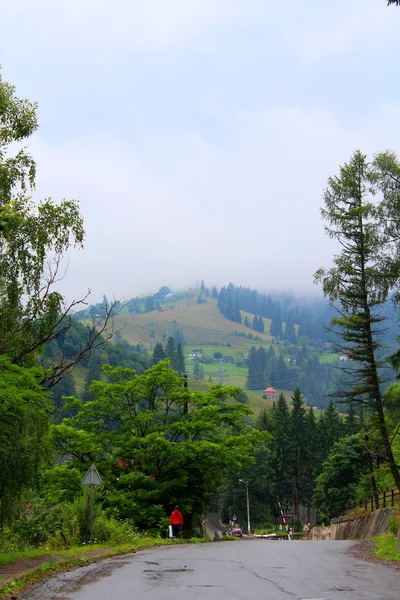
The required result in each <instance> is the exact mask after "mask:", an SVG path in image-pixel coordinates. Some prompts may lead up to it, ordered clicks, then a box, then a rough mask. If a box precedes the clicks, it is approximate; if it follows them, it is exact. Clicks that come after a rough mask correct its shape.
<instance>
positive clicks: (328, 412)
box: [318, 398, 345, 458]
mask: <svg viewBox="0 0 400 600" xmlns="http://www.w3.org/2000/svg"><path fill="white" fill-rule="evenodd" d="M318 426H319V427H318V429H319V438H320V449H321V452H322V454H323V456H324V458H325V457H326V456H328V454H329V452H330V450H331V449H332V446H333V444H334V443H335V442H336V440H338V439H339V438H340V437H342V436H343V435H344V433H345V431H344V426H343V422H342V419H341V417H340V415H339V412H338V410H337V408H336V406H335V404H334V402H333V400H332V398H331V399H330V401H329V404H328V406H327V407H326V408H325V410H324V412H323V414H322V415H321V416H320V418H319V422H318Z"/></svg>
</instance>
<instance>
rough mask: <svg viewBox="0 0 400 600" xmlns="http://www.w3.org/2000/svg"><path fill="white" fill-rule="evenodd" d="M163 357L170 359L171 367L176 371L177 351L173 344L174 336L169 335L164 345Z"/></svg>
mask: <svg viewBox="0 0 400 600" xmlns="http://www.w3.org/2000/svg"><path fill="white" fill-rule="evenodd" d="M165 357H166V358H169V360H170V361H171V367H172V368H173V369H174V371H178V367H179V365H178V352H177V349H176V346H175V342H174V338H173V337H172V336H170V337H169V338H168V340H167V344H166V346H165Z"/></svg>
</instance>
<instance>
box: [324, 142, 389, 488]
mask: <svg viewBox="0 0 400 600" xmlns="http://www.w3.org/2000/svg"><path fill="white" fill-rule="evenodd" d="M399 184H400V164H399V162H398V160H397V157H396V156H395V155H393V154H390V153H383V154H380V155H378V156H377V157H376V158H375V160H374V162H373V163H372V164H371V163H368V162H367V158H366V156H365V155H364V154H362V153H361V152H360V151H358V150H357V151H356V152H355V153H354V154H353V156H352V157H351V159H350V161H349V163H346V164H345V165H344V166H343V167H341V168H340V173H339V175H338V176H335V177H331V178H330V179H329V180H328V187H327V189H326V191H325V194H324V201H325V207H324V208H323V209H322V211H321V214H322V217H323V218H324V219H325V221H326V222H327V225H326V227H325V229H326V231H327V233H328V235H329V236H330V237H332V238H334V239H336V240H338V241H339V243H340V245H341V246H340V247H341V252H340V254H337V255H336V256H334V260H333V263H334V266H333V267H332V268H330V269H323V268H322V269H319V271H317V273H316V277H315V279H316V282H321V283H322V287H323V291H324V294H325V296H328V297H329V299H330V300H331V301H332V302H339V303H340V307H339V310H340V312H339V313H338V317H337V318H335V319H333V320H332V321H331V323H332V326H333V327H334V328H335V330H336V332H337V334H338V336H339V339H340V342H339V343H338V344H337V345H336V346H337V349H338V350H340V351H345V352H346V354H347V356H348V357H349V359H350V366H349V367H347V366H346V367H344V371H345V373H346V374H347V376H348V377H349V378H350V381H349V383H348V386H347V387H346V388H345V389H341V390H338V391H337V396H338V397H340V398H342V399H344V401H345V402H346V403H347V404H349V403H353V404H354V405H357V406H359V407H360V406H363V407H364V408H365V409H366V410H367V412H368V413H369V414H370V415H371V416H372V417H373V422H374V423H376V424H377V425H376V430H377V431H378V432H379V435H380V438H381V444H382V453H383V454H384V456H385V458H386V460H387V463H388V465H389V468H390V471H391V474H392V476H393V479H394V481H395V485H396V486H397V487H399V488H400V473H399V469H398V467H397V465H396V461H395V459H394V456H393V450H392V446H391V441H390V437H389V433H388V426H387V422H386V416H385V410H384V397H383V391H382V386H383V383H384V382H383V380H382V370H381V367H383V366H384V357H383V356H382V352H381V349H382V342H381V334H382V332H383V330H384V329H383V326H382V321H383V320H384V314H383V310H382V306H383V304H384V303H385V302H386V300H387V298H388V295H389V292H390V291H391V290H393V289H398V287H399V280H400V260H399V253H398V226H399V221H400V217H399V208H398V207H399ZM377 197H379V198H382V199H380V200H376V198H377Z"/></svg>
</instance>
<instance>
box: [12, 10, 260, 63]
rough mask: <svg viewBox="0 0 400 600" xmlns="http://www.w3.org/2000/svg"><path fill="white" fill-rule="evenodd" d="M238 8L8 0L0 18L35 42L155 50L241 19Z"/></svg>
mask: <svg viewBox="0 0 400 600" xmlns="http://www.w3.org/2000/svg"><path fill="white" fill-rule="evenodd" d="M250 3H252V4H254V0H250ZM256 3H257V2H256ZM242 8H243V4H242V2H241V1H240V0H168V1H166V0H68V1H67V2H63V3H59V2H54V0H36V1H35V2H32V0H14V1H13V2H10V3H8V5H7V6H6V7H5V10H3V9H2V22H3V28H5V30H6V31H7V25H8V26H9V27H13V26H14V27H15V26H20V27H21V29H22V30H23V32H24V35H29V36H30V37H33V38H34V44H35V45H36V44H38V45H44V46H48V45H51V44H57V45H63V44H67V45H69V46H70V47H73V46H74V45H76V44H79V45H83V47H85V48H86V49H87V50H88V51H90V52H93V53H95V52H96V50H98V49H101V51H102V53H103V52H107V47H108V48H109V50H110V52H115V50H116V49H117V48H119V49H121V50H129V51H130V50H133V51H160V50H162V49H166V48H171V47H172V48H175V47H178V46H180V45H182V44H185V43H188V42H190V43H193V42H194V40H195V39H196V38H197V37H198V36H199V35H200V34H201V33H202V32H204V31H206V30H207V29H209V28H212V27H213V26H216V25H219V24H221V23H229V22H230V20H232V19H233V20H237V19H239V18H242V16H241V12H242V10H241V9H242Z"/></svg>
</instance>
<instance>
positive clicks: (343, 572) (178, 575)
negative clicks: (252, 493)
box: [24, 540, 400, 600]
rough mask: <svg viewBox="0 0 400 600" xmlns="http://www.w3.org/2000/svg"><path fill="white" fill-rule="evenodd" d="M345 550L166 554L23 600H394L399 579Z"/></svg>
mask: <svg viewBox="0 0 400 600" xmlns="http://www.w3.org/2000/svg"><path fill="white" fill-rule="evenodd" d="M352 544H353V543H352V542H347V541H345V542H339V541H337V542H306V541H293V542H278V541H266V540H240V541H237V542H216V543H212V544H197V545H194V544H193V545H190V544H188V545H182V546H167V547H163V548H155V549H151V550H145V551H142V552H138V553H137V554H134V555H126V556H123V557H117V558H113V559H107V560H104V561H101V563H98V564H93V565H88V566H87V567H83V568H81V569H77V570H74V571H71V572H69V573H64V574H61V575H59V576H57V577H54V578H53V579H51V580H50V581H48V582H47V583H46V584H44V585H42V586H41V587H40V588H37V589H36V590H34V591H31V592H28V593H27V594H25V595H24V598H26V599H29V600H39V599H40V600H128V599H129V600H136V599H138V600H139V599H140V600H170V599H171V600H172V599H173V600H180V599H185V600H195V599H196V600H197V599H199V598H202V599H203V598H209V599H217V598H218V599H219V598H235V599H240V600H264V599H271V600H399V599H400V574H399V571H395V570H392V569H390V568H389V567H386V566H383V565H377V564H372V563H367V562H364V561H360V560H357V559H355V558H354V557H353V556H352V555H350V554H347V550H348V549H349V548H350V547H351V546H352Z"/></svg>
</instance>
